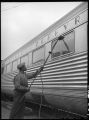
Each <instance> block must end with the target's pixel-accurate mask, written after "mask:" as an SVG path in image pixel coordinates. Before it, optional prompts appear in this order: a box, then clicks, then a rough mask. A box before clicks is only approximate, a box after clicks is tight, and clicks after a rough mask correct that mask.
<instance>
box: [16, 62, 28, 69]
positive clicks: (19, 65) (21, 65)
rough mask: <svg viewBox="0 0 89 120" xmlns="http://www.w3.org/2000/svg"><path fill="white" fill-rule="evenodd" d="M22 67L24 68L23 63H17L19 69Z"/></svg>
mask: <svg viewBox="0 0 89 120" xmlns="http://www.w3.org/2000/svg"><path fill="white" fill-rule="evenodd" d="M23 67H25V68H26V66H25V63H20V64H18V65H17V69H21V68H23Z"/></svg>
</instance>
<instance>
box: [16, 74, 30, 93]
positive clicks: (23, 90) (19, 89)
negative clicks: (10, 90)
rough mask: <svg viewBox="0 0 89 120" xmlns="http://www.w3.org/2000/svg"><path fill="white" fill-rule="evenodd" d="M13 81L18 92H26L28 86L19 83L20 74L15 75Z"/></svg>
mask: <svg viewBox="0 0 89 120" xmlns="http://www.w3.org/2000/svg"><path fill="white" fill-rule="evenodd" d="M14 79H15V80H14V83H15V89H16V90H18V91H20V92H28V91H29V90H30V89H29V88H28V87H25V86H22V85H21V84H20V76H16V77H15V78H14Z"/></svg>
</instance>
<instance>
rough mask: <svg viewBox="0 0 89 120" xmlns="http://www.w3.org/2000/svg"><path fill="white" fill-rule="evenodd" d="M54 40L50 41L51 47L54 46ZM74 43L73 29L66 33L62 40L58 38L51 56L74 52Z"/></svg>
mask: <svg viewBox="0 0 89 120" xmlns="http://www.w3.org/2000/svg"><path fill="white" fill-rule="evenodd" d="M55 42H56V40H54V41H52V47H53V46H54V44H55ZM74 49H75V43H74V31H72V32H70V33H68V34H66V35H65V36H64V39H63V40H59V41H58V42H57V44H56V45H55V47H54V49H53V52H52V57H56V56H60V55H63V54H66V53H69V52H74Z"/></svg>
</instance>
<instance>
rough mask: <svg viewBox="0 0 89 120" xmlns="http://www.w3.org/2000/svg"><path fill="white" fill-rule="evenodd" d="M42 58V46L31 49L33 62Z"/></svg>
mask: <svg viewBox="0 0 89 120" xmlns="http://www.w3.org/2000/svg"><path fill="white" fill-rule="evenodd" d="M42 60H44V47H41V48H39V49H37V50H35V51H33V63H35V62H40V61H42Z"/></svg>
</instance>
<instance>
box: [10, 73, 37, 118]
mask: <svg viewBox="0 0 89 120" xmlns="http://www.w3.org/2000/svg"><path fill="white" fill-rule="evenodd" d="M36 75H37V71H36V72H35V73H33V74H30V75H26V74H25V73H18V74H17V75H16V76H15V78H14V85H15V89H14V103H13V106H12V109H11V113H10V118H9V119H23V118H24V111H25V93H26V92H28V89H27V88H28V79H31V78H33V77H35V76H36Z"/></svg>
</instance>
